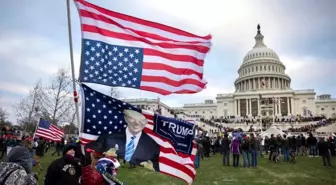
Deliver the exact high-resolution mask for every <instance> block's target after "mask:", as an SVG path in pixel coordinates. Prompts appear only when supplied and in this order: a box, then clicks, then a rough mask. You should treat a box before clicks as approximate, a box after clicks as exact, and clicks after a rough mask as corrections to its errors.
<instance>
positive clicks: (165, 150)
mask: <svg viewBox="0 0 336 185" xmlns="http://www.w3.org/2000/svg"><path fill="white" fill-rule="evenodd" d="M82 93H83V95H82V98H83V100H82V102H84V103H83V105H84V106H83V110H82V112H83V115H82V116H83V117H82V118H83V120H82V123H83V125H82V128H81V133H80V141H81V142H82V144H84V145H85V144H87V143H89V142H92V141H95V140H96V139H97V138H98V137H99V136H100V135H106V134H113V133H118V132H124V131H125V128H126V127H127V123H126V122H125V120H124V115H123V110H124V109H131V110H135V111H138V112H141V113H142V114H143V115H144V116H145V117H146V118H147V121H148V124H147V125H146V127H145V128H144V130H143V131H144V132H145V133H146V134H147V135H149V136H150V137H151V138H152V139H153V140H155V141H156V143H157V144H158V145H160V155H159V168H160V173H163V174H166V175H170V176H173V177H176V178H179V179H182V180H184V181H186V182H187V183H192V181H193V179H194V178H195V175H196V170H195V168H194V165H193V161H194V158H195V154H196V145H195V143H194V146H193V150H192V152H191V154H190V155H189V154H185V153H180V152H176V150H175V148H174V147H173V145H172V143H171V142H170V141H168V140H166V139H164V138H162V137H160V136H159V135H158V134H156V133H155V132H154V131H153V129H154V121H153V117H154V113H153V112H151V111H148V110H143V109H138V108H136V107H135V106H133V105H131V104H128V103H126V102H123V101H120V100H118V99H114V98H112V97H109V96H106V95H104V94H102V93H100V92H97V91H95V90H93V89H91V88H89V87H88V86H86V85H84V84H82Z"/></svg>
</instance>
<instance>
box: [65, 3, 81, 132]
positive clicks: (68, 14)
mask: <svg viewBox="0 0 336 185" xmlns="http://www.w3.org/2000/svg"><path fill="white" fill-rule="evenodd" d="M67 16H68V35H69V46H70V62H71V75H72V86H73V95H74V101H75V108H76V118H77V124H78V129H79V131H78V134H79V133H80V123H79V111H78V93H77V90H76V77H75V65H74V57H73V47H72V34H71V13H70V0H67Z"/></svg>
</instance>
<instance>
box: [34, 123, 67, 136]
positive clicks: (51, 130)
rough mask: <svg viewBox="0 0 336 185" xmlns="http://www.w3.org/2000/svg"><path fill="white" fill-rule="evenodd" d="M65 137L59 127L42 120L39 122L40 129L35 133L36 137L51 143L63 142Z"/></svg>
mask: <svg viewBox="0 0 336 185" xmlns="http://www.w3.org/2000/svg"><path fill="white" fill-rule="evenodd" d="M63 136H64V131H63V130H62V129H60V128H58V127H57V126H55V125H53V124H51V123H50V122H49V121H47V120H43V119H42V118H41V119H40V121H39V124H38V127H37V129H36V132H35V137H43V138H45V139H48V140H51V141H57V142H59V141H61V140H62V137H63Z"/></svg>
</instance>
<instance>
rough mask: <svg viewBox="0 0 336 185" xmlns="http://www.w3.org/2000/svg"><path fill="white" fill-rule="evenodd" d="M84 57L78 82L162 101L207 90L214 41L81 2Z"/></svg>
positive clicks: (78, 6)
mask: <svg viewBox="0 0 336 185" xmlns="http://www.w3.org/2000/svg"><path fill="white" fill-rule="evenodd" d="M75 2H76V6H77V9H78V11H79V14H80V20H81V27H82V37H83V38H82V39H83V40H82V44H83V53H82V60H81V70H80V77H79V80H80V81H82V82H89V83H98V84H103V85H108V86H121V87H129V88H135V89H141V90H145V91H151V92H156V93H159V94H162V95H168V94H173V93H176V94H186V93H196V92H199V91H201V90H203V89H204V88H205V86H206V81H205V80H204V79H203V64H204V58H205V56H206V54H207V52H208V51H209V50H210V47H211V35H208V36H205V37H201V36H197V35H194V34H191V33H188V32H185V31H182V30H179V29H176V28H172V27H169V26H166V25H162V24H159V23H155V22H151V21H147V20H143V19H139V18H136V17H132V16H128V15H125V14H121V13H117V12H114V11H110V10H107V9H104V8H102V7H99V6H96V5H94V4H91V3H88V2H86V1H84V0H76V1H75Z"/></svg>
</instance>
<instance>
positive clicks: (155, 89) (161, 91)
mask: <svg viewBox="0 0 336 185" xmlns="http://www.w3.org/2000/svg"><path fill="white" fill-rule="evenodd" d="M140 89H141V90H144V91H151V92H156V93H159V94H162V95H169V94H173V93H174V94H194V93H197V92H198V91H191V90H186V89H184V90H181V91H174V92H170V91H166V90H163V89H160V88H156V87H149V86H140Z"/></svg>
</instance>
